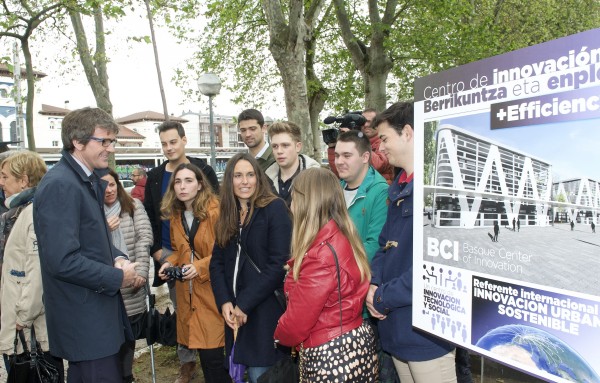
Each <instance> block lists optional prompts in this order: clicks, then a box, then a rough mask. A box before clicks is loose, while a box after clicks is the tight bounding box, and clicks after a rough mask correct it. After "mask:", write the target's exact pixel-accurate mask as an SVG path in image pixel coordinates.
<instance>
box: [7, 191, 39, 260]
mask: <svg viewBox="0 0 600 383" xmlns="http://www.w3.org/2000/svg"><path fill="white" fill-rule="evenodd" d="M34 194H35V187H33V188H29V189H25V190H23V191H22V192H20V193H17V194H13V195H11V196H10V197H8V198H7V199H6V200H5V202H4V203H5V205H6V207H7V208H8V211H7V212H6V213H3V214H2V216H1V217H0V263H2V262H3V261H4V248H5V246H6V241H7V240H8V236H9V235H10V232H11V230H12V228H13V226H14V224H15V222H16V221H17V218H19V214H21V211H23V209H24V208H25V207H27V205H29V204H30V203H31V202H32V201H33V195H34Z"/></svg>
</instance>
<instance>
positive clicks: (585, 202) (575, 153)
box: [413, 29, 600, 383]
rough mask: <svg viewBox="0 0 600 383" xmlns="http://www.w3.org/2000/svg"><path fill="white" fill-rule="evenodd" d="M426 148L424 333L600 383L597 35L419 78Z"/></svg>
mask: <svg viewBox="0 0 600 383" xmlns="http://www.w3.org/2000/svg"><path fill="white" fill-rule="evenodd" d="M415 147H416V148H417V150H415V169H422V172H421V171H419V170H417V171H416V172H415V178H414V180H415V205H414V206H415V207H414V209H415V210H414V211H415V232H414V243H415V251H414V269H413V270H414V271H413V272H414V290H413V302H414V304H413V323H414V326H415V327H417V328H419V329H421V330H423V331H426V332H429V333H431V334H434V335H436V336H439V337H442V338H445V339H447V340H449V341H451V342H453V343H455V344H457V345H461V346H463V347H465V348H468V349H471V350H473V351H475V352H477V353H480V354H482V355H485V356H487V357H490V358H492V359H494V360H497V361H499V362H501V363H505V364H508V365H511V366H513V367H514V368H516V369H519V370H522V371H525V372H527V373H530V374H532V375H535V376H537V377H539V378H542V379H544V380H547V381H555V382H599V383H600V352H598V347H599V346H598V345H599V344H600V312H599V311H600V233H599V234H596V233H595V229H596V225H598V223H599V220H600V29H595V30H591V31H587V32H583V33H579V34H576V35H572V36H568V37H565V38H562V39H558V40H554V41H550V42H547V43H544V44H540V45H536V46H533V47H529V48H525V49H522V50H518V51H514V52H510V53H507V54H504V55H500V56H496V57H492V58H489V59H486V60H482V61H478V62H474V63H470V64H467V65H464V66H461V67H458V68H454V69H452V70H448V71H445V72H441V73H437V74H434V75H431V76H428V77H424V78H421V79H418V80H417V81H416V82H415ZM417 212H419V214H417ZM421 212H422V214H421Z"/></svg>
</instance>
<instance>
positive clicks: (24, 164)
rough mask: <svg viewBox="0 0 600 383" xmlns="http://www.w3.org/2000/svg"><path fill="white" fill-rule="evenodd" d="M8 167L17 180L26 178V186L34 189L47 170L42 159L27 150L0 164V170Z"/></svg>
mask: <svg viewBox="0 0 600 383" xmlns="http://www.w3.org/2000/svg"><path fill="white" fill-rule="evenodd" d="M4 166H8V171H9V172H10V173H11V174H12V175H13V176H14V177H15V178H16V179H18V180H22V179H23V177H25V176H27V180H28V183H27V186H28V187H36V186H37V185H38V184H39V183H40V181H41V180H42V177H43V176H44V174H46V171H47V170H48V168H47V167H46V163H45V162H44V160H43V159H42V157H41V156H40V155H39V154H37V153H35V152H30V151H29V150H23V151H19V152H16V153H14V154H11V155H10V156H8V157H6V158H5V159H4V160H2V162H1V163H0V169H1V168H3V167H4Z"/></svg>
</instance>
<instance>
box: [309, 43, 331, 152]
mask: <svg viewBox="0 0 600 383" xmlns="http://www.w3.org/2000/svg"><path fill="white" fill-rule="evenodd" d="M314 58H315V38H314V36H311V38H310V39H309V40H308V41H307V42H306V83H307V84H308V85H307V87H308V110H309V115H310V126H311V131H312V133H313V146H314V149H315V150H314V153H315V155H314V157H313V158H314V159H315V160H316V161H317V162H319V163H321V160H322V158H323V156H322V152H321V144H322V142H323V140H322V138H321V129H320V120H319V114H320V113H321V111H322V110H323V107H324V106H325V101H327V97H328V93H327V89H325V87H324V86H323V83H322V82H321V81H320V80H319V78H318V77H317V75H316V74H315V70H314Z"/></svg>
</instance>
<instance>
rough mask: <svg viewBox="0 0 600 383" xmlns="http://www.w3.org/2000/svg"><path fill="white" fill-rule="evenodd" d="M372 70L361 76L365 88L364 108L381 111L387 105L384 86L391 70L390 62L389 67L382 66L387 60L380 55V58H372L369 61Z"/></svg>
mask: <svg viewBox="0 0 600 383" xmlns="http://www.w3.org/2000/svg"><path fill="white" fill-rule="evenodd" d="M369 61H370V62H371V66H372V67H373V70H367V71H365V73H364V74H363V79H364V86H365V108H375V109H377V110H378V111H380V112H381V111H383V110H385V108H386V104H387V92H386V84H387V77H388V74H389V73H390V70H391V69H392V66H391V62H390V65H389V66H387V67H386V66H384V65H380V64H384V63H385V62H386V61H389V59H388V58H387V57H386V56H385V55H382V56H381V57H378V58H375V57H372V58H370V59H369Z"/></svg>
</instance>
